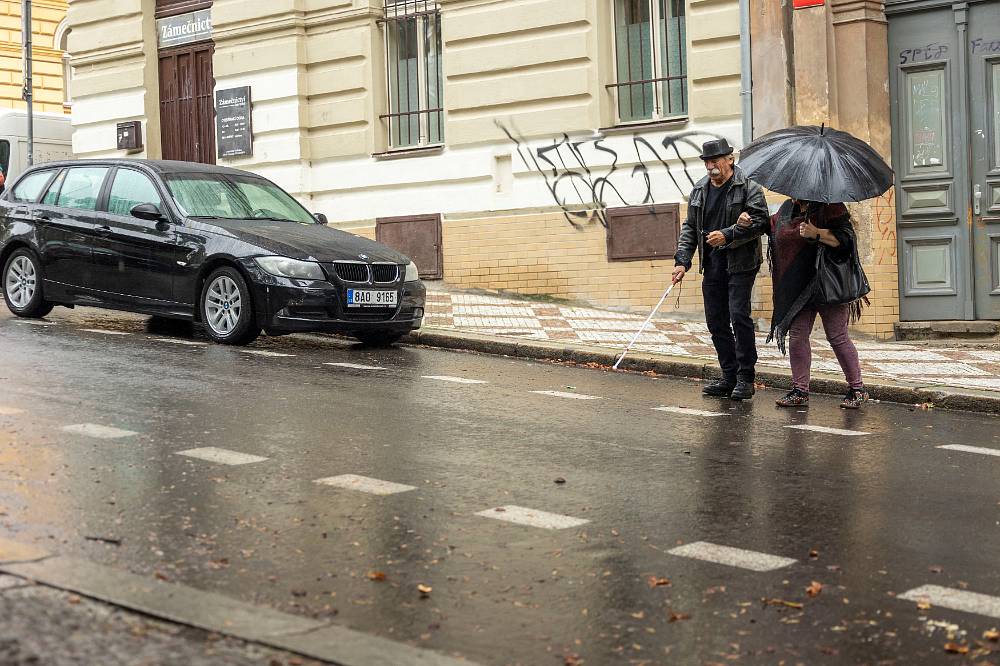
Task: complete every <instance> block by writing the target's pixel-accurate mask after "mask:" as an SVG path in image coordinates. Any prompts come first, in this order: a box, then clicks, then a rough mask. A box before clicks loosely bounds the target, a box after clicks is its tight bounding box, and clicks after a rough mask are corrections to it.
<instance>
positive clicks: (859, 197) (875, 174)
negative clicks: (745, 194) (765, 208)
mask: <svg viewBox="0 0 1000 666" xmlns="http://www.w3.org/2000/svg"><path fill="white" fill-rule="evenodd" d="M740 167H741V168H742V169H743V172H744V173H745V174H746V175H747V176H749V177H750V178H753V179H754V180H755V181H757V182H758V183H760V184H761V185H763V186H764V187H766V188H767V189H769V190H771V191H772V192H780V193H781V194H785V195H788V196H790V197H792V198H794V199H803V200H806V201H822V202H824V203H833V202H842V201H864V200H865V199H871V198H873V197H877V196H879V195H880V194H882V193H883V192H885V191H886V190H888V189H889V188H890V187H891V186H892V169H890V168H889V165H888V164H886V163H885V161H884V160H883V159H882V158H881V157H880V156H879V154H878V153H876V152H875V149H873V148H872V147H871V146H869V145H868V144H867V143H865V142H864V141H862V140H861V139H858V138H856V137H854V136H851V135H850V134H848V133H847V132H841V131H839V130H834V129H830V128H828V127H823V126H821V127H816V126H815V125H796V126H794V127H788V128H786V129H780V130H777V131H776V132H771V133H770V134H766V135H764V136H762V137H760V138H759V139H757V140H756V141H754V142H753V143H751V144H750V145H748V146H747V147H746V148H744V149H743V150H742V151H741V152H740Z"/></svg>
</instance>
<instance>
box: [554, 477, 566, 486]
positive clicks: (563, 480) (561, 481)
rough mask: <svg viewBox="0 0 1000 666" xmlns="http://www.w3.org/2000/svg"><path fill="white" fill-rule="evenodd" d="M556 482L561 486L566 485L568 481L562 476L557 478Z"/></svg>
mask: <svg viewBox="0 0 1000 666" xmlns="http://www.w3.org/2000/svg"><path fill="white" fill-rule="evenodd" d="M555 482H556V483H559V484H562V483H566V479H564V478H562V477H561V476H559V477H556V480H555Z"/></svg>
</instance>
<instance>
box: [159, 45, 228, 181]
mask: <svg viewBox="0 0 1000 666" xmlns="http://www.w3.org/2000/svg"><path fill="white" fill-rule="evenodd" d="M214 52H215V45H214V44H212V43H211V42H203V43H199V44H190V45H185V46H182V47H179V48H176V49H169V50H165V51H161V52H160V139H161V141H162V145H163V159H165V160H184V161H188V162H203V163H205V164H215V106H214V104H213V101H212V95H213V89H214V87H215V78H214V76H213V75H212V55H213V53H214Z"/></svg>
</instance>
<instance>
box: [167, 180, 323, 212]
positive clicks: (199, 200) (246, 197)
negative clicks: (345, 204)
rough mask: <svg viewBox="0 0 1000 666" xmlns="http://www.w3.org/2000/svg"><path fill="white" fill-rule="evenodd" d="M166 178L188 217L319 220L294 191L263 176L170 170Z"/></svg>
mask: <svg viewBox="0 0 1000 666" xmlns="http://www.w3.org/2000/svg"><path fill="white" fill-rule="evenodd" d="M165 180H166V181H167V187H168V188H169V190H170V194H171V195H172V196H173V198H174V201H175V202H177V205H178V206H179V207H180V209H181V211H182V212H183V213H184V215H186V216H187V217H213V218H224V219H227V220H246V219H258V220H284V221H288V222H298V223H299V224H316V223H317V222H316V219H315V218H314V217H313V216H312V215H310V214H309V212H308V211H307V210H306V209H305V208H303V207H302V206H301V205H299V203H298V202H297V201H295V199H293V198H292V197H291V195H289V194H288V193H287V192H285V191H284V190H283V189H281V188H280V187H278V186H277V185H275V184H274V183H272V182H270V181H268V180H265V179H263V178H257V177H255V176H244V175H234V174H221V173H177V174H167V176H166V179H165Z"/></svg>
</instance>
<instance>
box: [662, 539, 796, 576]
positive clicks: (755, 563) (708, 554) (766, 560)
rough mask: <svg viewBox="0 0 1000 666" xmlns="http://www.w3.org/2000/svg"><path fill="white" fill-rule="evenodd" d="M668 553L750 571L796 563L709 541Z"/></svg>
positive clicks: (698, 542)
mask: <svg viewBox="0 0 1000 666" xmlns="http://www.w3.org/2000/svg"><path fill="white" fill-rule="evenodd" d="M667 552H668V553H670V554H671V555H677V556H679V557H689V558H691V559H695V560H702V561H705V562H714V563H715V564H725V565H726V566H730V567H739V568H740V569H749V570H750V571H774V570H775V569H781V568H783V567H787V566H789V565H792V564H795V562H796V561H795V560H793V559H792V558H790V557H780V556H778V555H769V554H768V553H758V552H756V551H753V550H744V549H742V548H732V547H730V546H720V545H718V544H714V543H708V542H707V541H697V542H695V543H689V544H686V545H683V546H678V547H677V548H673V549H671V550H668V551H667Z"/></svg>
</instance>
